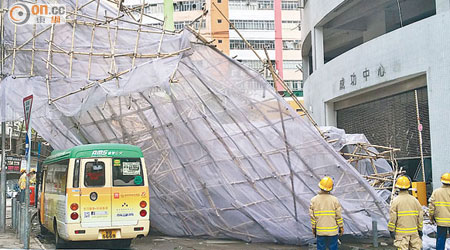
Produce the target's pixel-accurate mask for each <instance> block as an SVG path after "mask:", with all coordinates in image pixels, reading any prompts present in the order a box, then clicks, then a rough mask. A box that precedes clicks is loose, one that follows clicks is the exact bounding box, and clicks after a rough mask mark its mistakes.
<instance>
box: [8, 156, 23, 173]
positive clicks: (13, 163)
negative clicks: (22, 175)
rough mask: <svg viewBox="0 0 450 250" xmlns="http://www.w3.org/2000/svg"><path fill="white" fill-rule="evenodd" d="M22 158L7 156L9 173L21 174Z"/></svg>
mask: <svg viewBox="0 0 450 250" xmlns="http://www.w3.org/2000/svg"><path fill="white" fill-rule="evenodd" d="M21 162H22V158H20V157H17V156H6V158H5V164H6V171H7V172H19V171H20V163H21Z"/></svg>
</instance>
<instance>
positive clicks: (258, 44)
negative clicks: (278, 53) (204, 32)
mask: <svg viewBox="0 0 450 250" xmlns="http://www.w3.org/2000/svg"><path fill="white" fill-rule="evenodd" d="M248 42H249V43H250V45H252V47H253V48H254V49H257V50H262V49H264V48H266V49H268V50H274V49H275V41H274V40H248ZM230 49H236V50H246V49H250V48H249V47H248V46H247V44H246V43H245V42H244V41H242V40H230Z"/></svg>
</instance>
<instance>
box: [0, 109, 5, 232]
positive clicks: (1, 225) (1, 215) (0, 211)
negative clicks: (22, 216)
mask: <svg viewBox="0 0 450 250" xmlns="http://www.w3.org/2000/svg"><path fill="white" fill-rule="evenodd" d="M4 112H5V108H4V105H3V108H2V114H4ZM5 144H6V122H2V164H1V166H2V172H1V177H0V190H1V192H0V232H1V233H5V231H6V164H5V158H6V154H5V150H6V145H5Z"/></svg>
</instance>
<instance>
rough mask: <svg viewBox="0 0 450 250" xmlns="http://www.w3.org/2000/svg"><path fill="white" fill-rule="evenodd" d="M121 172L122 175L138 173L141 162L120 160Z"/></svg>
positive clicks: (139, 172)
mask: <svg viewBox="0 0 450 250" xmlns="http://www.w3.org/2000/svg"><path fill="white" fill-rule="evenodd" d="M122 174H123V175H140V174H141V163H140V162H122Z"/></svg>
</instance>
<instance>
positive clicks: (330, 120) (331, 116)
mask: <svg viewBox="0 0 450 250" xmlns="http://www.w3.org/2000/svg"><path fill="white" fill-rule="evenodd" d="M324 105H325V126H335V127H336V126H337V120H336V111H335V110H334V103H333V102H326V103H324Z"/></svg>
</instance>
